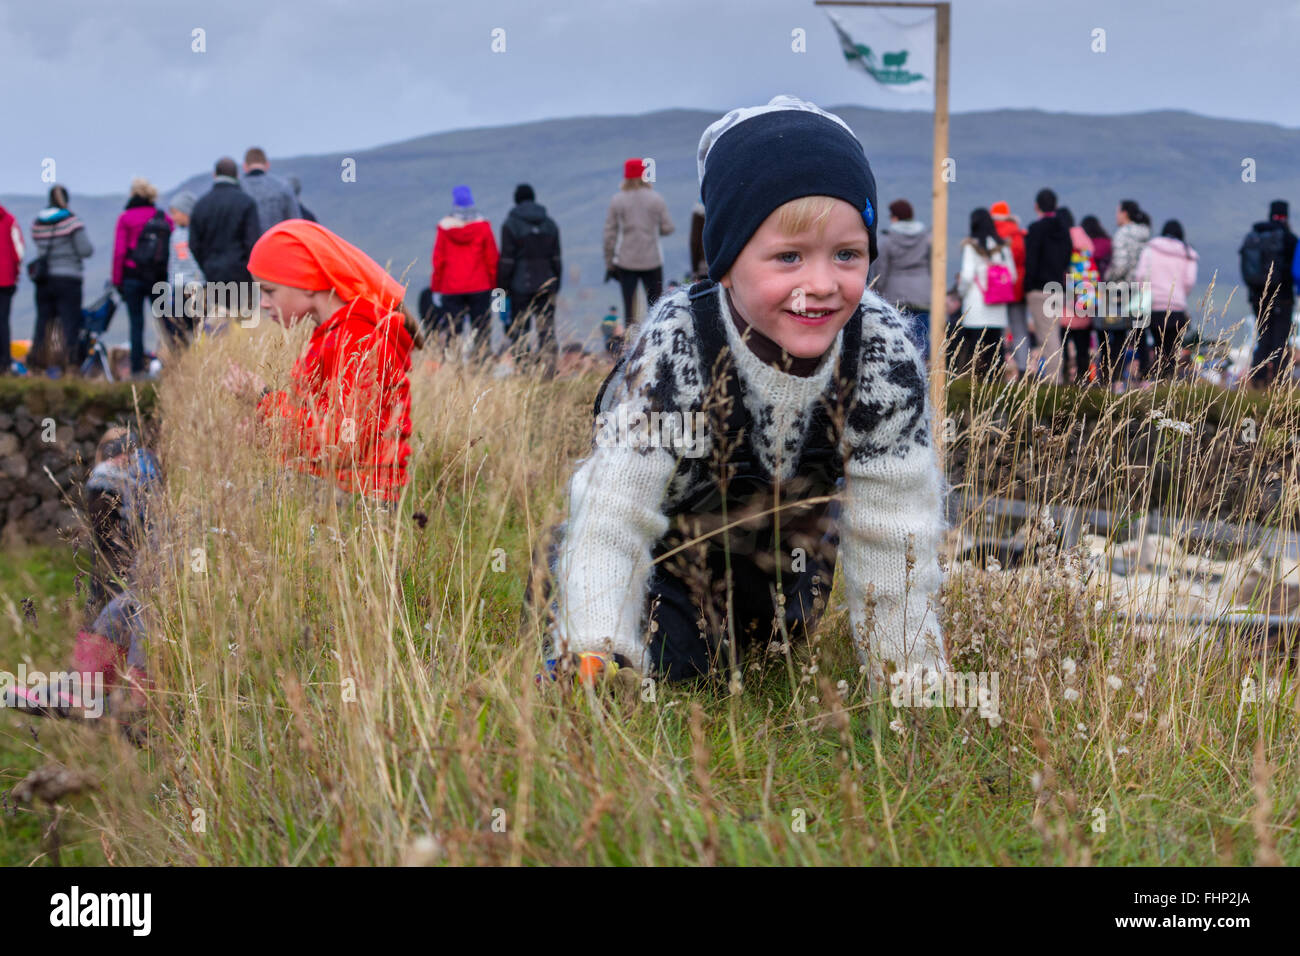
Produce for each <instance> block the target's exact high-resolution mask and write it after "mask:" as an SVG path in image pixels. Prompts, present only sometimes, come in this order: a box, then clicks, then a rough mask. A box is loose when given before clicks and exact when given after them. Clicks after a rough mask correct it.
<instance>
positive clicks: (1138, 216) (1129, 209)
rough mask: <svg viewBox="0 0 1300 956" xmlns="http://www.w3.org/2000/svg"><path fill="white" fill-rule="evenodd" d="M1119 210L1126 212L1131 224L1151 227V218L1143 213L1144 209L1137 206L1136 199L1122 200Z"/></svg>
mask: <svg viewBox="0 0 1300 956" xmlns="http://www.w3.org/2000/svg"><path fill="white" fill-rule="evenodd" d="M1119 208H1120V209H1123V210H1124V213H1125V215H1127V216H1128V218H1129V221H1130V222H1135V223H1138V224H1139V225H1145V226H1149V225H1151V217H1150V216H1148V215H1147V214H1146V213H1144V212H1143V211H1142V207H1141V206H1139V205H1138V204H1137V200H1136V199H1121V200H1120V201H1119Z"/></svg>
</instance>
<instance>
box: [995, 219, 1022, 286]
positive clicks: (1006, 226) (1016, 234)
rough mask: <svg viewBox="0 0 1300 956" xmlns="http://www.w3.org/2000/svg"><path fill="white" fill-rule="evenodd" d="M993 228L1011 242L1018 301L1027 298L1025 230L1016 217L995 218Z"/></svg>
mask: <svg viewBox="0 0 1300 956" xmlns="http://www.w3.org/2000/svg"><path fill="white" fill-rule="evenodd" d="M993 228H995V229H996V230H997V231H998V235H999V236H1001V237H1002V238H1003V239H1008V240H1010V242H1011V257H1012V258H1013V259H1014V260H1015V262H1016V301H1017V302H1021V301H1023V300H1024V298H1025V230H1023V229H1021V228H1020V223H1018V222H1016V221H1015V220H1014V219H995V220H993Z"/></svg>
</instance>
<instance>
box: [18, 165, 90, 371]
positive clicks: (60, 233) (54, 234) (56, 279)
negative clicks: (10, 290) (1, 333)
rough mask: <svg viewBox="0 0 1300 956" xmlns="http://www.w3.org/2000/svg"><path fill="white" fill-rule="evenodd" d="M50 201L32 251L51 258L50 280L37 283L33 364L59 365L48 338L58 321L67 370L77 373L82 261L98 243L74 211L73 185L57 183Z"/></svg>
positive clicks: (35, 228) (33, 366) (39, 366)
mask: <svg viewBox="0 0 1300 956" xmlns="http://www.w3.org/2000/svg"><path fill="white" fill-rule="evenodd" d="M49 202H50V204H49V206H47V207H46V208H45V209H42V210H41V211H40V213H39V214H38V215H37V216H36V221H35V222H34V223H32V252H33V253H34V254H35V256H36V258H39V259H44V260H45V263H46V268H47V273H46V274H47V278H46V279H45V281H43V282H39V283H36V289H35V291H36V328H35V329H34V330H33V332H32V348H31V351H30V352H29V353H28V356H27V367H28V368H29V369H32V370H39V369H44V368H46V367H47V366H49V365H52V364H53V365H57V364H58V360H59V356H58V355H57V353H52V352H51V349H50V347H49V343H48V342H47V341H46V339H47V338H48V336H49V333H50V332H51V331H52V329H53V326H54V323H55V321H56V320H57V321H58V322H59V324H60V326H61V327H62V331H63V342H64V348H63V365H64V368H65V370H66V371H68V372H75V371H76V369H77V365H78V355H77V351H78V349H77V344H78V341H77V340H78V338H79V336H80V335H81V277H82V272H83V270H82V260H84V259H88V258H90V256H91V255H92V254H93V253H94V251H95V247H94V246H93V245H91V242H90V237H89V236H88V235H86V227H85V224H84V223H82V221H81V220H80V219H79V218H78V217H77V215H76V214H75V213H73V212H72V211H71V210H69V209H68V191H67V189H65V188H64V187H63V186H61V185H58V184H55V185H54V186H51V187H50V196H49Z"/></svg>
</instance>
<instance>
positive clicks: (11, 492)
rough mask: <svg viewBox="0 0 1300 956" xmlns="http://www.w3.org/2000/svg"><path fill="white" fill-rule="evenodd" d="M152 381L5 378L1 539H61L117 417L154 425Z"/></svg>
mask: <svg viewBox="0 0 1300 956" xmlns="http://www.w3.org/2000/svg"><path fill="white" fill-rule="evenodd" d="M154 400H155V392H154V389H153V386H152V385H150V384H148V383H145V384H138V383H137V384H136V385H135V387H134V389H133V388H132V386H131V385H130V384H108V383H102V382H85V381H81V380H76V379H66V380H64V379H61V380H57V381H56V380H50V379H36V378H10V377H6V378H0V546H4V547H10V546H12V545H14V544H18V543H31V544H55V543H58V542H59V541H60V540H61V538H62V539H66V537H67V535H68V534H70V533H72V532H73V531H75V529H77V528H78V527H79V525H80V519H79V518H78V516H77V513H76V510H75V505H77V504H79V503H80V501H81V489H82V486H83V485H84V484H85V481H86V477H87V476H88V475H89V474H90V469H91V467H92V465H93V464H94V460H95V446H96V445H97V444H98V443H99V438H100V436H101V435H102V434H103V433H104V430H105V429H106V428H108V427H110V426H112V425H126V424H131V425H133V426H135V427H137V428H138V427H139V423H138V422H137V416H138V417H139V418H142V419H143V424H144V425H145V428H146V430H147V428H148V425H149V420H150V416H151V414H152V411H153V408H154Z"/></svg>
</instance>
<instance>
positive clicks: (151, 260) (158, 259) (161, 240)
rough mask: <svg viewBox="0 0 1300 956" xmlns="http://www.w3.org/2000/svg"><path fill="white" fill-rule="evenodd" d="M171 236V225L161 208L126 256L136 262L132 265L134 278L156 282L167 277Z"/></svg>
mask: <svg viewBox="0 0 1300 956" xmlns="http://www.w3.org/2000/svg"><path fill="white" fill-rule="evenodd" d="M171 238H172V231H171V227H170V226H168V225H167V219H166V217H164V216H163V213H162V210H159V211H158V212H156V213H154V214H153V216H152V217H151V218H150V219H149V221H148V222H146V223H145V224H144V228H143V229H141V230H140V235H139V237H138V238H137V239H136V241H135V245H134V246H132V247H131V249H130V251H128V252H127V254H126V257H127V258H128V259H130V260H131V262H133V263H134V266H133V267H131V272H132V273H133V277H134V278H136V279H143V280H144V281H146V282H156V281H159V280H161V279H165V278H166V277H167V259H168V256H170V255H171Z"/></svg>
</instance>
